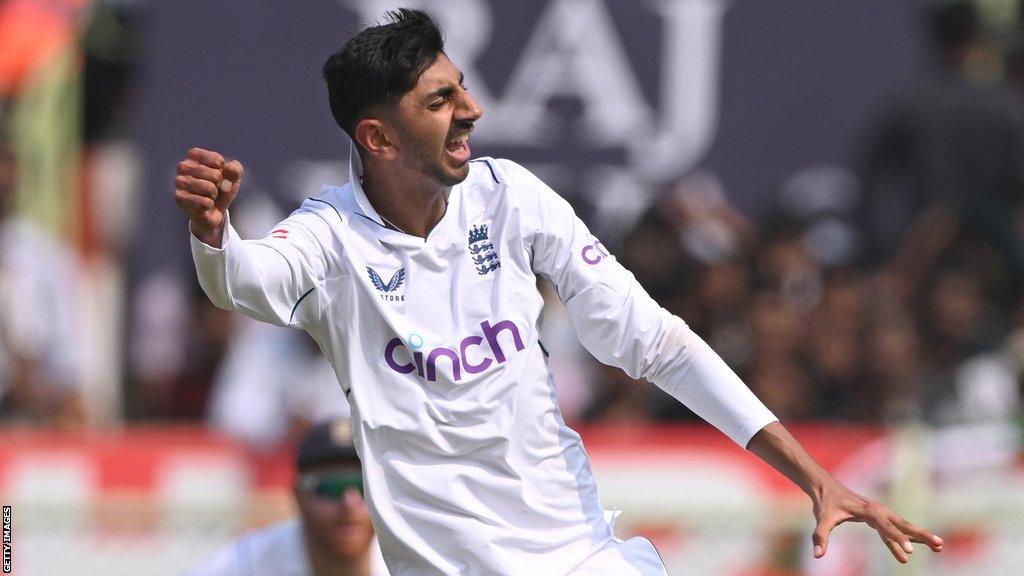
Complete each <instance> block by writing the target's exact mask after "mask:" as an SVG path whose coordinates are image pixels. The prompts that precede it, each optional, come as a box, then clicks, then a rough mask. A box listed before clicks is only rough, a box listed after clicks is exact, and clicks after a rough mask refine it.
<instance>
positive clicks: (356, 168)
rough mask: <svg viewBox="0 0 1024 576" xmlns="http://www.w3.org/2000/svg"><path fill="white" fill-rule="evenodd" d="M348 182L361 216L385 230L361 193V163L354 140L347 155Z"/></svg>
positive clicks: (371, 206)
mask: <svg viewBox="0 0 1024 576" xmlns="http://www.w3.org/2000/svg"><path fill="white" fill-rule="evenodd" d="M348 181H349V183H351V184H352V193H353V195H354V196H355V198H356V204H357V205H358V206H359V210H360V211H361V212H362V213H363V215H364V216H366V217H368V218H370V219H371V220H373V221H374V222H376V223H377V224H380V225H381V226H384V227H385V228H386V227H387V226H386V225H385V224H384V220H383V219H382V218H381V217H380V214H377V211H376V210H374V209H373V205H372V204H370V199H369V198H367V197H366V192H364V191H363V161H362V159H361V158H359V150H358V149H357V148H356V143H355V141H354V140H353V141H352V146H351V148H349V153H348Z"/></svg>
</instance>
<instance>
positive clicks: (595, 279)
mask: <svg viewBox="0 0 1024 576" xmlns="http://www.w3.org/2000/svg"><path fill="white" fill-rule="evenodd" d="M506 166H509V168H508V169H507V171H508V173H509V179H510V186H511V187H513V188H514V189H515V190H516V191H517V193H519V194H520V195H521V198H522V204H523V213H524V217H523V222H524V225H525V226H528V227H529V228H530V229H529V230H527V231H525V232H524V234H525V235H526V237H527V238H528V242H530V243H531V245H530V246H529V247H528V248H529V249H531V250H532V254H533V267H534V271H535V272H536V273H537V274H539V275H542V276H544V277H546V278H548V279H550V280H551V281H552V283H553V284H554V285H555V288H556V289H557V291H558V295H559V298H560V299H561V300H562V302H563V303H564V304H565V307H566V309H567V310H568V312H569V316H570V317H571V319H572V323H573V326H574V328H575V329H576V333H577V335H579V337H580V341H581V342H582V343H583V345H584V347H586V348H587V350H589V351H590V353H591V354H593V355H594V356H595V357H596V358H597V359H598V360H600V361H601V362H603V363H605V364H609V365H613V366H617V367H619V368H622V369H623V370H625V371H626V373H627V374H629V375H630V376H632V377H634V378H641V377H642V378H646V379H647V380H649V381H650V382H652V383H654V384H655V385H657V386H658V387H659V388H661V389H663V390H665V391H666V392H668V393H669V394H671V395H672V396H673V397H675V398H676V399H677V400H679V401H680V402H682V403H683V404H685V405H686V406H687V407H689V408H690V409H691V410H693V411H694V412H695V413H696V414H697V415H699V416H700V417H701V418H703V419H705V420H707V421H708V422H710V423H711V424H712V425H714V426H715V427H716V428H718V429H719V430H721V431H722V432H723V433H725V434H726V435H727V436H729V438H731V439H732V440H733V441H734V442H736V443H737V444H739V445H740V446H743V447H745V446H746V445H747V443H748V442H749V441H750V438H751V437H753V435H754V434H755V433H757V432H758V431H759V430H760V429H761V428H763V427H764V426H766V425H767V424H769V423H771V422H773V421H775V420H776V418H775V416H774V415H773V414H772V413H771V411H769V410H768V408H767V407H765V405H764V404H763V403H762V402H761V401H760V400H758V398H757V397H756V396H755V395H754V394H753V393H752V392H751V391H750V389H749V388H748V387H747V386H746V385H745V384H744V383H743V382H742V381H741V380H740V378H739V377H738V376H737V375H736V374H735V373H734V372H733V371H732V369H730V368H729V367H728V365H726V363H725V362H724V361H723V360H722V359H721V357H719V356H718V354H716V353H715V352H714V351H713V350H712V349H711V348H710V347H709V346H708V345H707V344H706V343H705V342H704V340H702V339H701V338H700V337H699V336H698V335H697V334H695V333H694V332H693V331H692V330H690V328H689V326H687V325H686V323H685V322H683V321H682V320H681V319H680V318H678V317H676V316H673V315H672V314H670V313H669V312H668V311H666V310H665V309H664V308H662V307H661V306H660V305H658V304H657V303H656V302H655V301H654V300H653V299H652V298H651V297H650V296H649V295H648V294H647V292H646V291H645V290H644V289H643V287H642V286H640V284H639V282H637V281H636V279H635V278H634V276H633V274H631V273H630V272H629V271H628V270H626V269H625V268H624V267H623V266H622V265H621V264H620V263H619V262H618V261H617V260H616V259H615V257H614V256H613V255H611V254H610V253H609V252H608V250H607V249H605V247H604V246H603V245H602V244H601V242H600V241H599V240H598V239H597V238H596V237H595V236H594V235H592V234H591V233H590V231H589V230H588V229H587V226H586V225H585V224H584V223H583V222H582V221H581V220H580V219H579V218H578V217H577V216H576V214H575V213H574V212H573V210H572V207H571V206H570V205H569V203H568V202H566V201H565V200H564V199H563V198H561V197H560V196H558V195H557V194H556V193H555V192H554V191H553V190H551V189H550V188H549V187H547V186H546V185H545V184H544V183H543V182H541V181H540V180H539V179H537V178H536V177H535V176H533V175H532V174H530V173H529V172H527V171H526V170H525V169H523V168H521V167H519V166H516V165H514V164H511V163H508V164H507V165H506Z"/></svg>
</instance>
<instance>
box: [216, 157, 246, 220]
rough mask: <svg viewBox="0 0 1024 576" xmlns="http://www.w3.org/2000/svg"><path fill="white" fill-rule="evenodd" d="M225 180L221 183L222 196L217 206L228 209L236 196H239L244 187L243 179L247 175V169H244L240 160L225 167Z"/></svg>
mask: <svg viewBox="0 0 1024 576" xmlns="http://www.w3.org/2000/svg"><path fill="white" fill-rule="evenodd" d="M223 172H224V180H223V181H221V183H220V192H221V196H220V198H218V200H217V205H218V206H220V207H222V208H226V207H227V205H228V204H230V203H231V201H232V200H234V199H235V196H236V195H237V194H238V190H239V189H240V188H241V186H242V177H243V175H244V174H245V169H244V168H243V167H242V163H241V162H239V161H238V160H232V161H231V162H228V163H227V164H225V165H224V170H223Z"/></svg>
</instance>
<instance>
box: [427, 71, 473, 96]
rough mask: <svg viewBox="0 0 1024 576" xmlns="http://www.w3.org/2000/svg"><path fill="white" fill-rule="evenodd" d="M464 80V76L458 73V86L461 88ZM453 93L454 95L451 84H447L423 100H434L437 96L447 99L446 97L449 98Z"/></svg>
mask: <svg viewBox="0 0 1024 576" xmlns="http://www.w3.org/2000/svg"><path fill="white" fill-rule="evenodd" d="M465 80H466V75H465V74H463V73H462V72H459V86H462V84H463V82H465ZM454 93H455V87H454V86H452V85H451V84H449V85H447V86H442V87H441V88H438V89H437V90H434V91H433V92H430V93H428V94H427V96H426V98H425V100H432V99H434V98H436V97H437V96H441V97H444V98H447V97H449V96H451V95H452V94H454Z"/></svg>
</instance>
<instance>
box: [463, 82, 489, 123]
mask: <svg viewBox="0 0 1024 576" xmlns="http://www.w3.org/2000/svg"><path fill="white" fill-rule="evenodd" d="M460 101H461V104H462V105H461V106H459V112H460V115H459V120H462V121H466V122H476V121H477V120H478V119H479V118H480V117H481V116H483V115H484V109H483V107H482V106H480V103H479V102H477V101H476V98H473V95H472V94H470V93H469V90H466V89H465V88H463V89H462V98H461V99H460Z"/></svg>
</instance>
